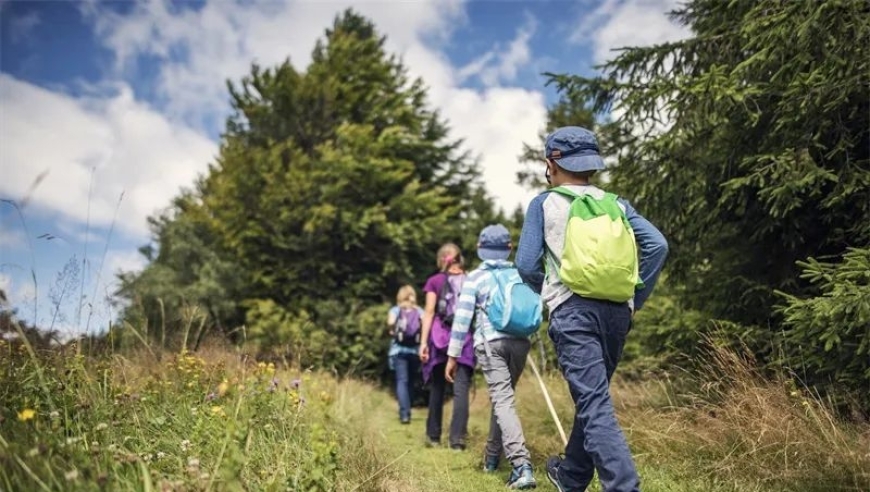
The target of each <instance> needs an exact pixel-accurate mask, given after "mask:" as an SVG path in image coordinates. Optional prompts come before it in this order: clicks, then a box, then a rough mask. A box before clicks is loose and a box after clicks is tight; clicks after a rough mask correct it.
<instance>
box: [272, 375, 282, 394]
mask: <svg viewBox="0 0 870 492" xmlns="http://www.w3.org/2000/svg"><path fill="white" fill-rule="evenodd" d="M280 383H281V381H279V380H278V378H272V381H271V382H270V383H269V393H274V392H275V390H276V389H278V384H280Z"/></svg>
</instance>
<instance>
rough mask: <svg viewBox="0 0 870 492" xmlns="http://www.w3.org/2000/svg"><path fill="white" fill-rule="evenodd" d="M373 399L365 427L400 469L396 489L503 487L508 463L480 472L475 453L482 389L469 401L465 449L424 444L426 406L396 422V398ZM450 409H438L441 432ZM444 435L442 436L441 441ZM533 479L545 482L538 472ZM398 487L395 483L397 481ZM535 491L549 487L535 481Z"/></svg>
mask: <svg viewBox="0 0 870 492" xmlns="http://www.w3.org/2000/svg"><path fill="white" fill-rule="evenodd" d="M381 396H382V397H381V398H377V399H376V401H377V407H376V408H373V409H371V410H372V413H371V416H372V418H371V420H370V422H369V425H371V426H373V427H374V428H377V429H379V432H378V433H379V434H380V436H381V437H382V438H383V442H384V443H385V449H384V452H385V453H387V454H388V457H387V458H386V459H387V460H388V461H392V460H393V459H398V461H397V462H396V463H395V464H394V465H393V466H392V468H394V469H399V470H402V473H401V475H402V477H403V479H404V480H403V481H406V482H407V483H406V484H403V485H404V487H397V488H396V490H421V491H422V490H439V491H445V492H446V491H460V490H462V491H468V490H474V491H480V492H488V491H504V490H505V481H506V480H507V476H508V475H509V474H510V467H509V466H508V465H507V464H506V463H502V465H501V468H500V470H499V471H498V473H494V474H485V473H483V472H482V471H481V467H482V463H481V455H482V449H483V442H484V441H485V439H486V435H485V432H486V430H487V429H488V428H489V427H488V426H489V414H488V412H487V411H486V408H487V405H489V400H488V398H487V395H486V394H485V390H484V389H483V388H478V389H477V392H476V394H475V395H474V397H473V398H474V400H473V401H472V411H471V417H470V420H469V425H468V430H469V441H470V442H469V447H468V450H467V451H454V450H451V449H450V448H448V447H446V446H442V447H439V448H427V447H425V446H424V442H425V429H426V409H425V408H415V409H414V410H413V412H412V418H411V424H410V425H401V424H400V423H399V420H398V411H397V407H396V402H395V400H394V399H393V398H392V396H391V395H389V394H387V393H382V395H381ZM451 412H452V407H451V405H450V404H448V405H447V408H445V409H444V415H445V418H444V427H445V430H446V429H447V428H448V426H449V425H450V415H451ZM446 437H447V436H446V433H445V435H444V437H443V438H442V440H443V441H445V442H446ZM536 478H538V480H539V482H540V481H541V480H543V481H544V482H546V477H545V476H543V475H541V476H539V477H536ZM397 485H398V484H397ZM538 488H539V489H542V490H555V489H554V488H552V487H551V486H550V484H549V482H547V483H546V486H544V484H543V483H540V484H539V487H538Z"/></svg>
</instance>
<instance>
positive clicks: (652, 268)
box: [516, 126, 668, 492]
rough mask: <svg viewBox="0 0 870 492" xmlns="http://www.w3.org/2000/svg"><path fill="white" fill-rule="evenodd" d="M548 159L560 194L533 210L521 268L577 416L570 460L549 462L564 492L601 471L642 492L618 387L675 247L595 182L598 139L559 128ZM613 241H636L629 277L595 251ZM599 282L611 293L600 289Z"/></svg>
mask: <svg viewBox="0 0 870 492" xmlns="http://www.w3.org/2000/svg"><path fill="white" fill-rule="evenodd" d="M545 159H546V165H547V169H546V177H547V182H548V183H549V184H551V185H552V186H553V188H551V189H550V190H548V191H547V192H544V193H542V194H540V195H538V196H537V197H535V199H533V200H532V202H531V203H530V204H529V207H528V210H527V212H526V217H525V222H524V223H523V230H522V234H521V236H520V241H519V247H518V248H517V258H516V263H517V268H518V269H519V272H520V275H521V276H522V277H523V280H524V281H526V282H527V283H528V284H530V285H531V286H532V288H534V289H536V290H538V291H539V292H541V294H542V297H543V299H544V302H545V303H546V304H547V307H548V308H549V312H550V327H549V336H550V339H551V340H552V341H553V344H554V346H555V348H556V354H557V356H558V359H559V365H560V367H561V370H562V374H563V375H564V377H565V379H566V380H567V382H568V387H569V389H570V391H571V397H572V398H573V400H574V403H575V407H576V414H575V417H574V426H573V430H572V432H571V437H570V439H569V441H568V445H567V446H566V448H565V456H564V458H559V457H558V456H553V457H551V458H549V459H548V460H547V477H548V478H549V479H550V481H551V482H552V483H553V485H555V486H556V488H557V489H558V490H559V491H560V492H566V491H572V492H574V491H584V490H586V488H587V487H588V486H589V483H590V482H591V481H592V478H593V476H594V473H595V471H596V470H597V471H598V476H599V479H600V480H601V484H602V486H603V489H604V490H606V491H607V492H637V491H639V490H640V480H639V478H638V475H637V471H636V469H635V466H634V462H633V460H632V457H631V452H630V451H629V448H628V444H627V442H626V440H625V436H624V435H623V433H622V430H621V429H620V427H619V424H618V423H617V421H616V415H615V412H614V408H613V403H612V401H611V398H610V379H611V377H612V376H613V372H614V370H615V369H616V366H617V364H618V362H619V359H620V358H621V357H622V350H623V346H624V344H625V338H626V335H627V334H628V332H629V330H630V329H631V319H632V316H633V314H634V311H636V310H637V309H640V308H641V307H643V304H644V302H645V301H646V299H647V298H648V297H649V295H650V293H651V292H652V290H653V287H654V286H655V283H656V280H657V279H658V276H659V272H660V271H661V269H662V265H663V264H664V261H665V257H666V256H667V252H668V245H667V242H666V241H665V238H664V236H662V234H661V232H659V231H658V229H656V228H655V226H653V225H652V224H651V223H650V222H649V221H647V220H646V219H644V218H643V217H641V215H640V214H638V213H637V211H635V210H634V208H632V206H631V205H630V204H629V203H628V202H626V201H624V200H622V199H618V200H617V199H616V197H615V195H612V194H608V193H605V192H604V191H603V190H601V189H600V188H597V187H596V186H594V185H592V184H590V183H589V178H591V177H592V175H594V174H595V173H596V172H597V171H601V170H603V169H604V161H603V160H602V159H601V156H600V154H599V150H598V141H597V139H596V137H595V134H593V133H592V132H591V131H589V130H587V129H585V128H581V127H576V126H569V127H563V128H559V129H557V130H556V131H554V132H553V133H551V134H550V135H548V136H547V140H546V145H545ZM608 216H609V217H608ZM589 218H598V219H604V220H603V222H596V224H598V225H597V226H593V225H589V224H592V222H591V221H587V222H585V223H584V220H588V219H589ZM575 221H576V222H575ZM601 224H604V226H603V229H602V228H600V227H601ZM569 226H570V227H569ZM596 227H598V228H597V229H596ZM603 230H606V231H608V232H607V234H611V235H612V236H610V237H607V236H606V235H605V236H601V237H596V238H593V240H586V241H584V239H587V238H585V237H584V235H585V236H590V235H595V234H598V233H600V231H603ZM579 231H584V232H583V233H580V232H579ZM590 231H591V232H590ZM613 236H616V237H622V239H623V240H624V241H628V245H629V246H628V247H629V248H630V249H626V250H625V251H628V252H629V253H628V254H626V255H623V257H624V258H625V259H627V261H629V262H633V265H632V264H631V263H629V264H628V265H627V268H624V269H623V270H622V271H623V272H624V273H625V275H623V276H620V275H614V274H613V273H612V272H615V271H616V270H613V269H610V270H608V267H609V266H608V265H598V264H596V262H601V260H600V259H601V258H604V257H607V256H608V254H610V253H611V252H612V251H611V250H604V251H600V252H594V251H593V252H591V253H590V252H589V249H590V248H594V247H595V246H594V245H595V244H599V243H600V242H601V241H599V239H600V240H603V241H612V240H613ZM635 243H636V244H635ZM622 245H623V246H624V245H625V242H623V243H622ZM637 246H639V249H640V254H639V256H640V259H639V261H638V259H637V256H638V254H637ZM584 248H585V249H584ZM631 256H633V258H631ZM614 261H615V262H618V261H623V262H624V261H625V260H620V259H616V260H614ZM638 263H639V264H638ZM578 265H580V266H582V268H581V267H579V266H578ZM599 267H600V268H599ZM632 270H633V271H632ZM601 272H605V273H604V274H600V273H601ZM596 275H597V276H596ZM595 282H598V283H599V284H609V285H591V284H594V283H595ZM587 284H588V285H587ZM578 292H580V293H578ZM626 292H627V293H628V294H627V295H626V294H625V293H626Z"/></svg>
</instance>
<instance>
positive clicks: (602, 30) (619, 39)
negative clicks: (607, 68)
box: [571, 0, 690, 63]
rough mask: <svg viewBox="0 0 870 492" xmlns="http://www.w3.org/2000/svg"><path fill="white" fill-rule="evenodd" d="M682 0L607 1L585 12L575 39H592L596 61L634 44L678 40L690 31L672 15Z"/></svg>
mask: <svg viewBox="0 0 870 492" xmlns="http://www.w3.org/2000/svg"><path fill="white" fill-rule="evenodd" d="M681 3H682V1H681V0H604V1H603V2H602V3H601V4H599V5H598V6H597V7H596V8H595V9H593V10H592V11H591V12H586V13H584V15H583V17H582V18H581V19H580V27H579V28H578V29H576V30H575V31H574V35H573V36H572V38H571V40H572V41H574V42H582V43H588V42H592V43H593V45H594V47H595V49H594V54H595V61H596V62H598V63H601V62H604V61H606V60H608V59H609V58H612V57H613V50H615V49H619V48H625V47H631V46H648V45H652V44H658V43H664V42H668V41H676V40H679V39H683V38H685V37H687V36H689V34H690V31H689V30H688V29H687V28H686V27H685V26H681V25H679V24H676V23H674V22H672V21H671V20H670V19H669V18H668V15H667V14H668V12H670V11H672V10H675V9H677V8H678V7H679V6H680V4H681Z"/></svg>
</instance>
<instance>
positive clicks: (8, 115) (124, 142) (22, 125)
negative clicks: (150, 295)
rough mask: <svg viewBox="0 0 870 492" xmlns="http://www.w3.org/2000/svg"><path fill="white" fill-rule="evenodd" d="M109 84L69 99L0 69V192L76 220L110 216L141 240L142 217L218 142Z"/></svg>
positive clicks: (105, 220)
mask: <svg viewBox="0 0 870 492" xmlns="http://www.w3.org/2000/svg"><path fill="white" fill-rule="evenodd" d="M116 89H117V91H116V94H114V95H112V96H107V97H87V98H83V99H74V98H72V97H69V96H67V95H64V94H60V93H57V92H52V91H48V90H46V89H43V88H40V87H37V86H35V85H33V84H30V83H28V82H24V81H21V80H18V79H16V78H14V77H12V76H9V75H6V74H0V106H2V107H3V112H2V114H0V142H2V143H3V145H2V147H0V176H2V177H3V179H2V180H0V194H3V195H6V196H7V197H9V198H12V199H16V200H23V199H26V198H27V199H29V200H30V202H31V203H32V204H33V205H35V206H36V207H37V208H40V209H43V210H47V211H52V212H60V213H61V214H62V215H63V216H64V217H65V218H66V219H68V220H72V221H74V222H77V223H85V222H86V221H88V217H90V219H89V220H90V223H91V225H93V226H102V227H106V226H109V225H111V224H112V222H113V221H115V220H116V223H115V226H116V228H117V229H119V230H121V231H124V232H127V233H130V234H134V235H136V236H137V237H140V238H144V235H145V233H146V223H145V217H146V216H147V215H149V214H151V213H153V212H154V211H155V209H157V208H160V207H164V206H166V205H168V203H169V201H170V199H171V198H172V197H173V196H175V195H176V194H177V193H178V191H179V187H181V186H189V185H191V184H192V183H193V181H194V178H195V177H196V175H197V173H199V172H202V171H204V170H205V169H206V167H207V164H208V163H209V161H210V160H212V158H213V156H214V155H215V153H216V151H217V146H216V144H215V143H214V142H212V141H210V140H209V139H207V138H205V137H204V136H202V135H200V134H198V133H197V132H194V131H192V130H190V129H188V128H186V127H184V126H180V125H174V124H172V123H171V122H170V121H168V120H167V119H166V118H165V117H163V116H162V115H160V114H158V113H156V112H155V111H154V110H152V109H151V108H149V107H148V106H147V105H145V104H143V103H141V102H139V101H136V100H135V99H134V98H133V94H132V92H131V90H130V88H129V87H128V86H126V85H124V84H118V85H117V86H116ZM45 171H47V174H46V175H45V178H44V179H43V180H42V182H41V183H39V185H38V186H36V187H35V188H33V189H32V196H29V197H28V196H26V195H27V194H28V193H29V191H28V190H31V188H32V184H33V183H34V181H35V180H36V179H37V176H39V175H40V174H42V173H43V172H45ZM89 190H90V191H89ZM122 194H123V200H121V201H120V205H119V200H120V198H121V195H122ZM116 213H117V219H115V215H116Z"/></svg>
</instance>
